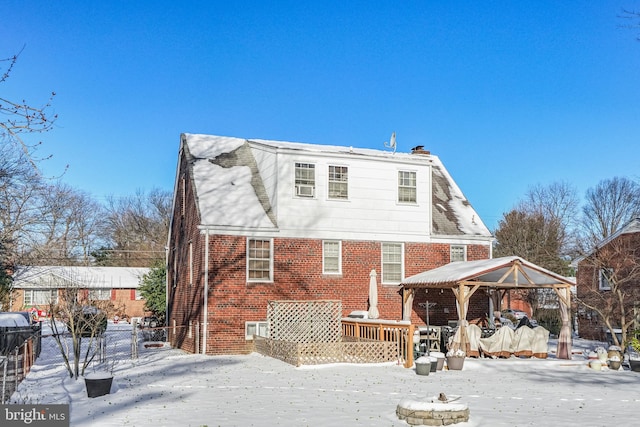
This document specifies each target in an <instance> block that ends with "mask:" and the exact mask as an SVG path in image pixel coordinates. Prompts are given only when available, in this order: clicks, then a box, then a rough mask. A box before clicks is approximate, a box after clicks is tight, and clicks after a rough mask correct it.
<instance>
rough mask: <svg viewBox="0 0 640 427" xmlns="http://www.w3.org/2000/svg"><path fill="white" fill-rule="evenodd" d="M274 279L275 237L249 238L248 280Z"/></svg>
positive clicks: (266, 280)
mask: <svg viewBox="0 0 640 427" xmlns="http://www.w3.org/2000/svg"><path fill="white" fill-rule="evenodd" d="M272 280H273V239H249V240H248V241H247V281H249V282H271V281H272Z"/></svg>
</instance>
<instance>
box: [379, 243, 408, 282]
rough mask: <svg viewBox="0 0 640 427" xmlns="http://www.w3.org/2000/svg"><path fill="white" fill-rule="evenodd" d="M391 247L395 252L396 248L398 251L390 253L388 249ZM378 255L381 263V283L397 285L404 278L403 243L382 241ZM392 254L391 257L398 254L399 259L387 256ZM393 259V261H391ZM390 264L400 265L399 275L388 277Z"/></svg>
mask: <svg viewBox="0 0 640 427" xmlns="http://www.w3.org/2000/svg"><path fill="white" fill-rule="evenodd" d="M391 248H393V249H394V252H396V250H397V249H399V250H400V253H399V254H397V253H391V252H390V251H389V249H391ZM380 252H381V253H380V256H381V265H382V274H381V275H380V276H381V279H380V280H381V281H382V284H388V285H399V284H400V283H401V282H402V279H403V278H404V243H397V242H383V243H382V245H381V247H380ZM390 255H392V256H393V257H396V256H397V255H399V258H400V259H399V260H390V259H389V256H390ZM392 261H393V262H392ZM391 265H398V266H399V267H400V277H399V278H397V279H396V278H391V279H390V278H389V277H388V276H389V274H390V273H389V268H388V267H390V266H391Z"/></svg>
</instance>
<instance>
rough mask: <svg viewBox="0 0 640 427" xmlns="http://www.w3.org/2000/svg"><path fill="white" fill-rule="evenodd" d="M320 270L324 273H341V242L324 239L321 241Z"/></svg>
mask: <svg viewBox="0 0 640 427" xmlns="http://www.w3.org/2000/svg"><path fill="white" fill-rule="evenodd" d="M322 272H323V273H324V274H340V273H342V242H341V241H339V240H325V241H323V242H322Z"/></svg>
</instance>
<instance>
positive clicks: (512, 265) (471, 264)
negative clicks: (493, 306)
mask: <svg viewBox="0 0 640 427" xmlns="http://www.w3.org/2000/svg"><path fill="white" fill-rule="evenodd" d="M460 284H466V285H471V286H473V285H480V286H489V287H494V288H502V289H527V288H568V287H570V286H572V285H573V283H572V282H571V281H570V280H569V279H567V278H566V277H563V276H561V275H559V274H556V273H554V272H552V271H549V270H547V269H545V268H542V267H540V266H538V265H536V264H533V263H530V262H529V261H526V260H525V259H523V258H520V257H517V256H509V257H502V258H493V259H485V260H479V261H457V262H452V263H449V264H447V265H443V266H442V267H438V268H435V269H433V270H429V271H425V272H422V273H419V274H416V275H414V276H411V277H407V278H406V279H404V280H403V281H402V285H403V286H404V287H405V288H406V289H412V288H444V289H447V288H454V287H457V286H459V285H460Z"/></svg>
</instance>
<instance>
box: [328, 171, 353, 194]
mask: <svg viewBox="0 0 640 427" xmlns="http://www.w3.org/2000/svg"><path fill="white" fill-rule="evenodd" d="M337 168H339V169H340V170H339V171H336V169H337ZM338 188H339V190H336V189H338ZM343 189H344V191H343ZM327 198H328V199H331V200H349V167H348V166H341V165H329V168H328V170H327Z"/></svg>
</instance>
